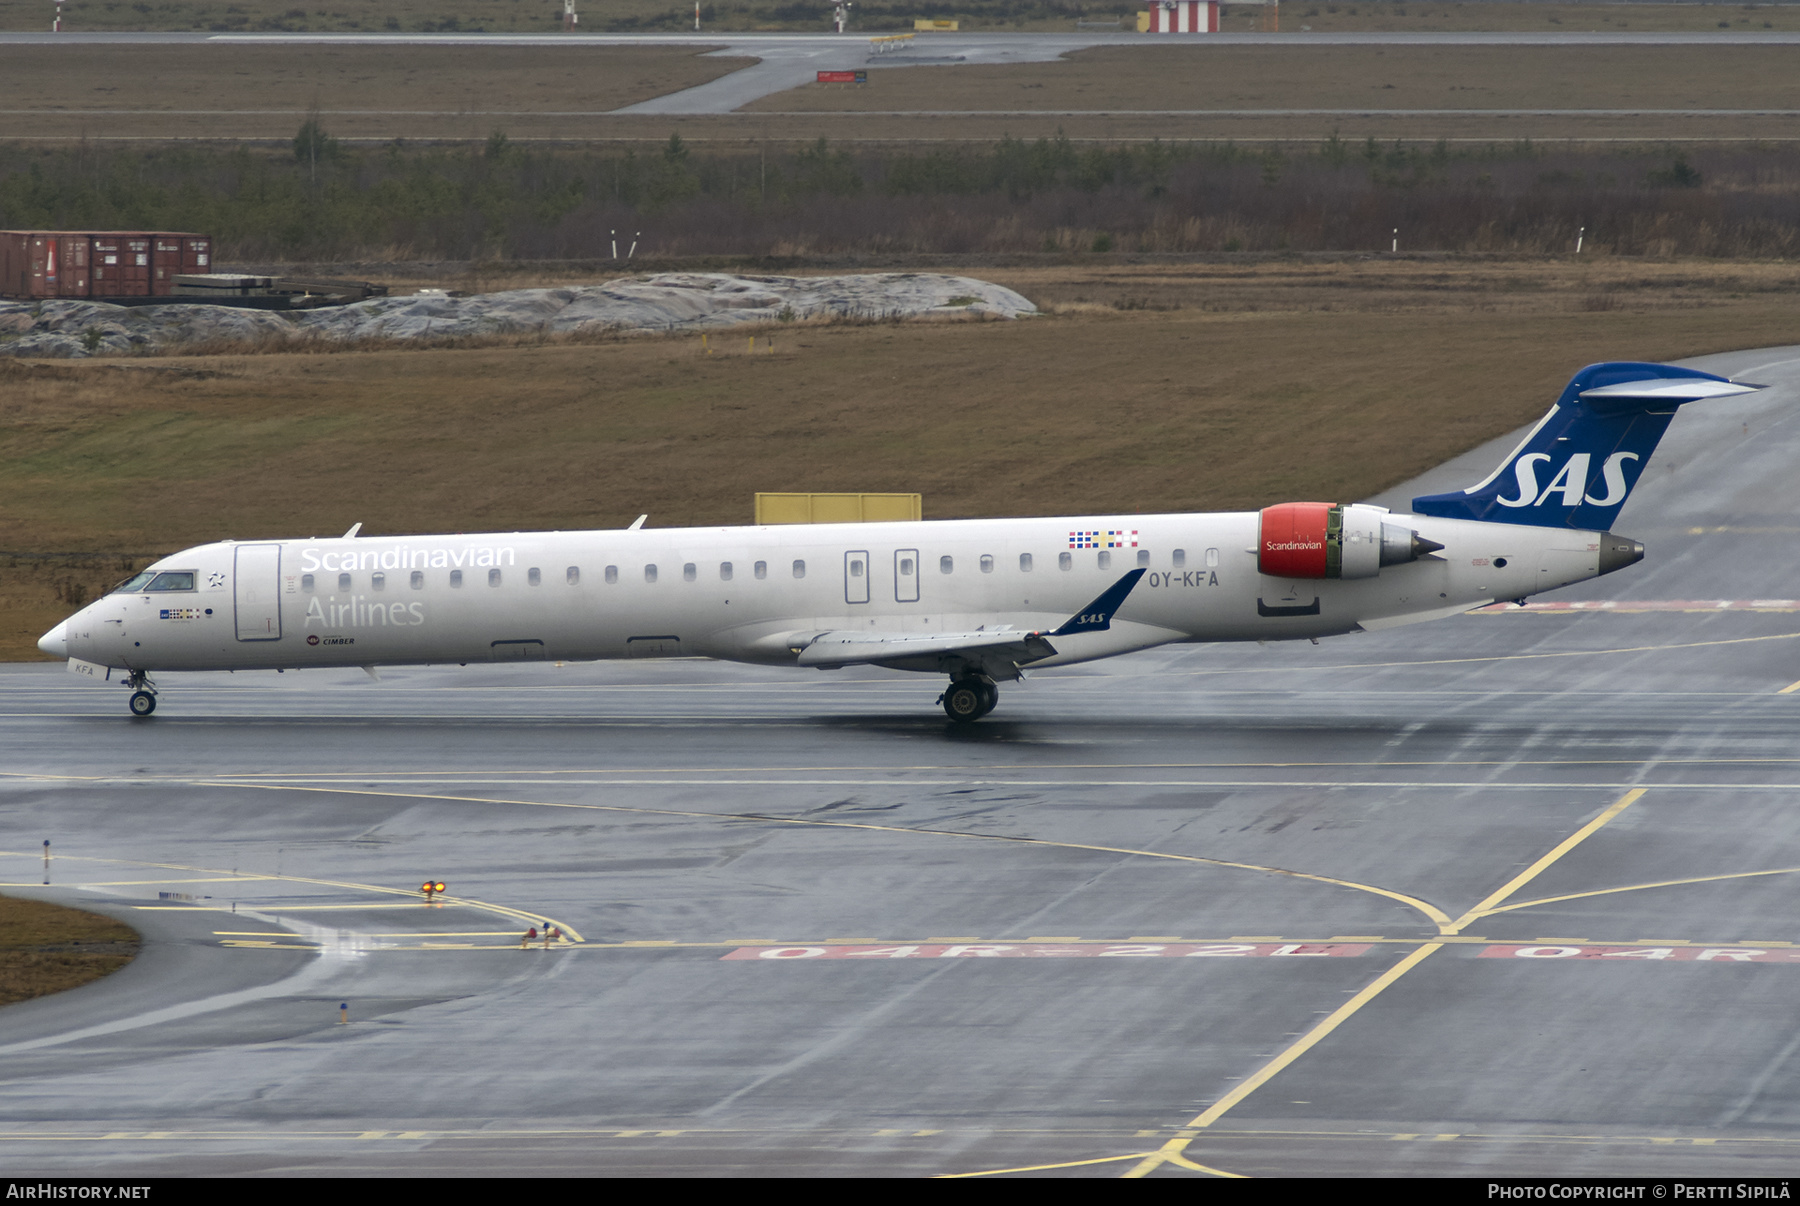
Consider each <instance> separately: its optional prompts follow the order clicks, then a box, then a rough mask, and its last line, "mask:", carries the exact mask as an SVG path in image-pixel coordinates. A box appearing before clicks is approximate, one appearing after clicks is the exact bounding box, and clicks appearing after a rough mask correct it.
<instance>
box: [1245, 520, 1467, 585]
mask: <svg viewBox="0 0 1800 1206" xmlns="http://www.w3.org/2000/svg"><path fill="white" fill-rule="evenodd" d="M1386 516H1387V512H1386V511H1383V510H1381V509H1379V508H1377V507H1365V506H1360V505H1357V504H1355V503H1351V504H1349V505H1347V506H1346V505H1344V504H1342V503H1315V502H1299V503H1281V504H1279V505H1277V506H1273V507H1264V508H1263V512H1262V528H1261V532H1260V534H1259V536H1258V538H1257V543H1256V568H1257V569H1259V570H1261V571H1262V572H1263V573H1265V574H1267V575H1269V576H1270V577H1272V578H1373V577H1374V576H1375V575H1376V574H1378V573H1380V572H1381V567H1382V566H1384V565H1404V564H1406V563H1407V562H1409V561H1417V560H1418V559H1419V558H1420V557H1423V556H1424V555H1425V554H1427V553H1433V552H1436V551H1437V550H1438V549H1441V548H1443V547H1444V546H1443V545H1441V544H1439V543H1438V542H1437V541H1435V540H1427V539H1425V538H1424V537H1423V536H1421V535H1419V534H1418V533H1417V532H1415V531H1413V530H1412V529H1411V528H1407V527H1402V526H1401V525H1400V524H1397V523H1388V522H1387V519H1386Z"/></svg>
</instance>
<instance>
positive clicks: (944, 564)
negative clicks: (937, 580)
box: [938, 556, 956, 574]
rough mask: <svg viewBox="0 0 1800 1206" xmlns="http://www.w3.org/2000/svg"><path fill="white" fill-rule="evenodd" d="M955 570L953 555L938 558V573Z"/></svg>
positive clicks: (950, 572)
mask: <svg viewBox="0 0 1800 1206" xmlns="http://www.w3.org/2000/svg"><path fill="white" fill-rule="evenodd" d="M955 572H956V559H955V558H954V557H948V556H946V557H939V558H938V573H940V574H954V573H955Z"/></svg>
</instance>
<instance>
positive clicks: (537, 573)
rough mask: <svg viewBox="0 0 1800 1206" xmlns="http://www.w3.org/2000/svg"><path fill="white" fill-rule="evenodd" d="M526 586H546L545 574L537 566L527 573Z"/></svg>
mask: <svg viewBox="0 0 1800 1206" xmlns="http://www.w3.org/2000/svg"><path fill="white" fill-rule="evenodd" d="M525 584H526V585H527V586H542V585H543V584H544V572H543V571H542V570H540V569H539V568H538V567H537V566H535V565H534V566H532V567H531V568H530V569H528V570H526V571H525Z"/></svg>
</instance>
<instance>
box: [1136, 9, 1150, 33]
mask: <svg viewBox="0 0 1800 1206" xmlns="http://www.w3.org/2000/svg"><path fill="white" fill-rule="evenodd" d="M1138 32H1139V33H1149V32H1150V14H1149V13H1139V14H1138Z"/></svg>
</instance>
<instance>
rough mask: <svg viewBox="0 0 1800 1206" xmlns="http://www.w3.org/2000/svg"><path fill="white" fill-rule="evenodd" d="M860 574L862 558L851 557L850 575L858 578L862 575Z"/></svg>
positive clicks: (861, 571)
mask: <svg viewBox="0 0 1800 1206" xmlns="http://www.w3.org/2000/svg"><path fill="white" fill-rule="evenodd" d="M862 574H863V563H862V558H861V557H854V558H852V559H851V561H850V576H851V577H852V578H860V577H862Z"/></svg>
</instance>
